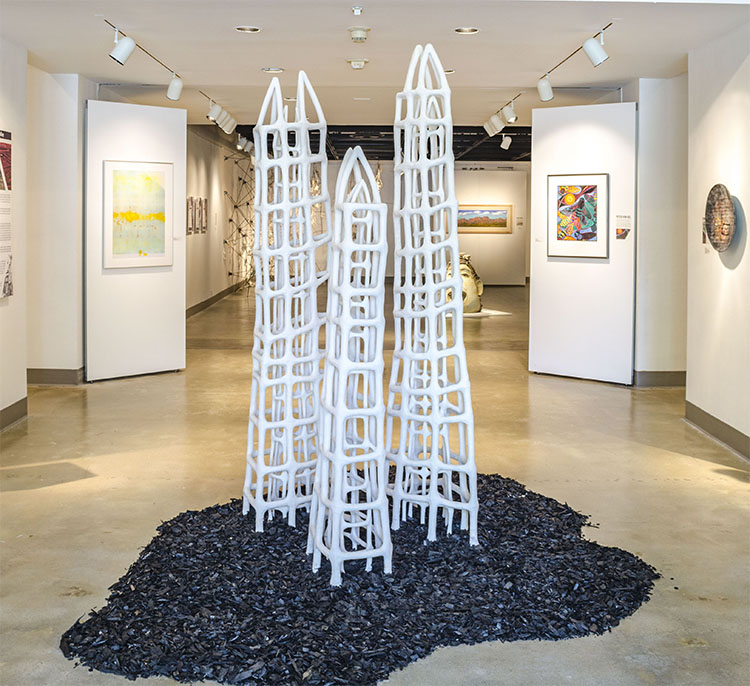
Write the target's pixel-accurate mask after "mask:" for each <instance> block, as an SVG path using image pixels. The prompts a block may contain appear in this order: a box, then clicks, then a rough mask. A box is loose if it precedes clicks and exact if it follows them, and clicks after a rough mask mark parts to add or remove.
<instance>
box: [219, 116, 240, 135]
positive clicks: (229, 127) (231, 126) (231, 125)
mask: <svg viewBox="0 0 750 686" xmlns="http://www.w3.org/2000/svg"><path fill="white" fill-rule="evenodd" d="M235 128H237V120H236V119H235V118H234V117H232V116H230V117H229V121H228V122H227V123H226V124H225V125H224V126H222V127H221V130H222V131H223V132H224V133H227V134H230V135H231V134H232V133H234V130H235Z"/></svg>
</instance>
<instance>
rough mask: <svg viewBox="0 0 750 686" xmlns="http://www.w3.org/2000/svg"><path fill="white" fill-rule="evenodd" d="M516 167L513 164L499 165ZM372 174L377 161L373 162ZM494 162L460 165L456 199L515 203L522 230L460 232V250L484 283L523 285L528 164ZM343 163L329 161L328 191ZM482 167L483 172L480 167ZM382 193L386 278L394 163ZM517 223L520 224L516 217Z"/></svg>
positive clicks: (386, 169)
mask: <svg viewBox="0 0 750 686" xmlns="http://www.w3.org/2000/svg"><path fill="white" fill-rule="evenodd" d="M500 164H502V166H511V164H510V163H500ZM370 166H371V167H372V170H373V172H375V171H377V168H378V162H376V161H374V162H370ZM497 166H498V165H496V164H495V163H490V162H478V163H473V164H469V163H465V164H457V165H456V172H455V174H456V176H455V179H456V196H457V198H458V202H459V204H481V205H508V204H510V205H513V208H514V213H515V215H514V216H515V217H516V218H518V217H520V218H522V219H523V226H518V225H516V226H514V229H513V233H512V234H493V235H480V234H463V233H462V234H460V235H459V248H460V250H461V252H468V253H469V254H470V255H471V261H472V264H473V265H474V267H475V268H476V270H477V273H478V274H479V276H480V278H481V279H482V281H483V282H484V284H485V285H488V286H489V285H503V286H510V285H523V284H524V283H525V282H526V252H527V250H528V228H527V227H528V219H527V198H528V177H529V173H528V167H529V165H528V163H527V162H521V163H516V164H514V165H513V166H514V167H517V168H514V169H497V168H496V167H497ZM340 167H341V163H340V162H338V161H335V160H334V161H329V163H328V190H329V193H330V194H331V196H332V197H333V194H334V192H335V188H336V175H337V174H338V170H339V168H340ZM479 167H482V168H479ZM380 169H381V179H382V181H383V187H382V188H381V189H380V197H381V200H382V202H384V203H386V204H387V205H388V260H387V263H386V276H389V277H392V276H393V248H394V245H395V238H394V235H393V162H391V161H381V162H380ZM514 223H516V224H517V220H516V219H515V218H514Z"/></svg>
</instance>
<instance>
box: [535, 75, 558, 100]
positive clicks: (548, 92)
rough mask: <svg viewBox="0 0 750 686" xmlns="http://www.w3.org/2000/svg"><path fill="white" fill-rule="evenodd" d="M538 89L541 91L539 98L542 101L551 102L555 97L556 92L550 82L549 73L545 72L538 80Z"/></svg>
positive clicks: (538, 91)
mask: <svg viewBox="0 0 750 686" xmlns="http://www.w3.org/2000/svg"><path fill="white" fill-rule="evenodd" d="M536 90H537V93H539V99H540V100H541V101H542V102H549V101H550V100H552V98H554V97H555V93H554V91H553V90H552V84H551V83H550V82H549V74H545V75H544V76H542V78H541V79H539V81H537V82H536Z"/></svg>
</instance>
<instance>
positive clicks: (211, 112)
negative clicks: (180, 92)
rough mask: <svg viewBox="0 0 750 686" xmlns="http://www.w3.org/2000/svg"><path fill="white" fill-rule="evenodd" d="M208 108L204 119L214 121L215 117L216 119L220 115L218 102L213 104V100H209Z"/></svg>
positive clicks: (220, 110)
mask: <svg viewBox="0 0 750 686" xmlns="http://www.w3.org/2000/svg"><path fill="white" fill-rule="evenodd" d="M208 102H209V106H208V114H207V115H206V119H208V120H209V121H214V122H215V121H216V117H218V116H219V115H220V114H221V113H222V109H221V105H220V104H219V103H218V102H214V101H213V100H209V101H208Z"/></svg>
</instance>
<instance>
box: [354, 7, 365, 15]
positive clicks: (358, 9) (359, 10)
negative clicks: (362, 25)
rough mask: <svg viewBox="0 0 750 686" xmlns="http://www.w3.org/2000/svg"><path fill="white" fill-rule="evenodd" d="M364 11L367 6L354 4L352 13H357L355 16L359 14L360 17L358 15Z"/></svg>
mask: <svg viewBox="0 0 750 686" xmlns="http://www.w3.org/2000/svg"><path fill="white" fill-rule="evenodd" d="M364 11H365V8H364V7H362V5H354V6H353V7H352V14H354V15H355V16H357V17H358V16H359V15H360V14H362V12H364Z"/></svg>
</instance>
